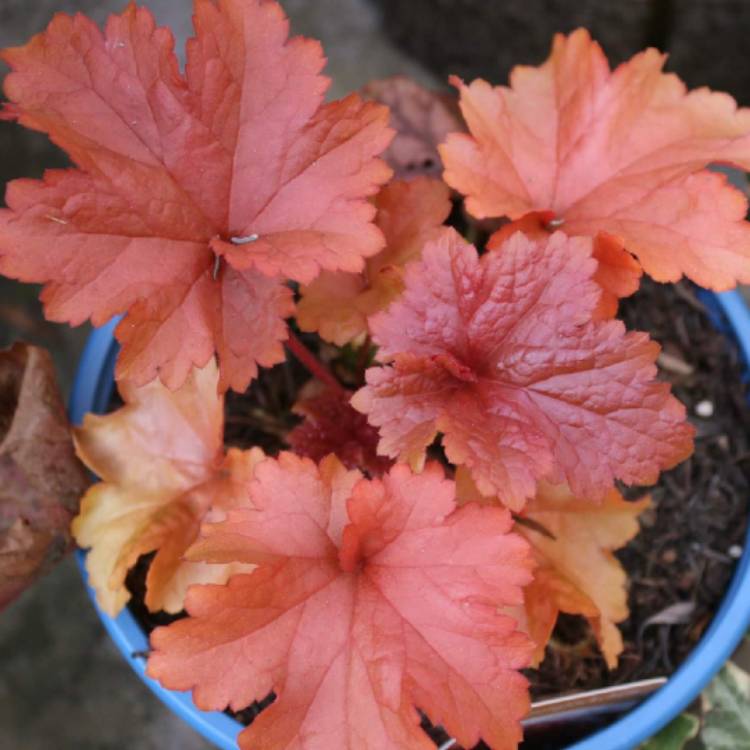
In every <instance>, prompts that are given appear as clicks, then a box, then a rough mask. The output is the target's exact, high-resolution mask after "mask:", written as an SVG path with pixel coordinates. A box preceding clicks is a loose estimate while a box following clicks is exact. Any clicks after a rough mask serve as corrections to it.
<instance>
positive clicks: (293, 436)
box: [286, 381, 393, 477]
mask: <svg viewBox="0 0 750 750" xmlns="http://www.w3.org/2000/svg"><path fill="white" fill-rule="evenodd" d="M350 396H351V393H349V392H345V393H344V394H341V393H338V392H336V391H334V390H332V389H331V388H327V387H326V386H324V385H322V384H321V383H319V382H318V381H310V383H309V384H308V385H307V386H305V388H304V389H303V390H302V393H301V394H300V399H299V400H298V401H297V403H296V404H295V405H294V408H293V411H294V413H295V414H299V415H300V416H301V417H304V421H303V422H302V423H301V424H299V425H297V427H295V428H294V429H293V430H291V432H289V434H288V435H287V436H286V442H287V443H288V445H289V447H290V448H292V450H293V451H294V452H295V453H296V454H297V455H299V456H307V457H308V458H311V459H313V461H321V460H323V459H324V458H325V457H326V456H327V455H328V454H329V453H335V454H336V456H337V457H338V459H339V460H340V461H341V462H342V463H343V464H344V466H346V467H347V469H363V470H365V471H367V472H368V473H369V474H370V475H371V476H376V477H377V476H380V475H381V474H384V473H385V472H386V471H388V469H389V468H390V467H391V465H392V463H393V461H391V460H390V459H389V458H387V457H386V456H379V455H378V453H377V446H378V439H379V436H378V431H377V430H376V429H375V428H374V427H373V426H372V425H371V424H370V423H369V422H368V421H367V417H365V416H364V415H363V414H360V413H359V412H358V411H355V410H354V409H353V408H352V406H351V404H350V403H349V397H350Z"/></svg>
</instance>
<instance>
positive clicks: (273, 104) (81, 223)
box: [0, 0, 391, 391]
mask: <svg viewBox="0 0 750 750" xmlns="http://www.w3.org/2000/svg"><path fill="white" fill-rule="evenodd" d="M194 23H195V31H196V35H195V37H194V38H193V39H191V40H190V41H189V43H188V47H187V65H186V68H185V74H184V76H183V75H182V74H181V72H180V69H179V64H178V61H177V58H176V56H175V53H174V39H173V37H172V34H171V32H169V31H168V30H166V29H161V28H156V26H155V22H154V19H153V16H152V15H151V13H150V12H149V11H148V10H146V9H143V8H138V7H137V6H136V5H135V4H131V5H130V6H129V7H128V8H127V9H126V10H125V11H124V12H123V13H122V14H121V15H119V16H116V15H115V16H111V17H110V19H109V22H108V23H107V27H106V31H105V33H104V34H102V33H101V32H100V31H99V29H98V28H97V27H96V26H95V25H94V24H93V23H92V22H91V21H89V20H88V19H87V18H85V17H84V16H82V15H80V14H79V15H76V16H75V17H70V16H66V15H63V14H59V15H57V16H56V17H55V18H54V20H53V21H52V23H51V24H50V26H49V28H48V29H47V31H45V32H44V33H42V34H40V35H38V36H36V37H34V38H33V39H32V40H31V41H30V42H29V44H27V45H26V46H25V47H19V48H15V49H8V50H5V51H4V52H3V53H2V59H3V60H4V61H5V62H7V63H8V64H9V65H10V66H11V68H12V71H13V72H12V73H11V74H10V75H9V76H8V77H7V78H6V81H5V92H6V95H7V96H8V98H9V99H10V102H11V104H10V105H9V106H8V107H7V108H6V110H5V114H6V116H12V117H15V118H16V119H17V120H18V121H19V122H20V123H21V124H22V125H25V126H26V127H29V128H32V129H34V130H40V131H42V132H45V133H47V134H48V135H49V136H50V138H51V139H52V140H53V141H54V142H55V143H56V144H57V145H59V146H60V147H62V148H63V149H65V150H66V151H67V152H68V154H69V155H70V156H71V158H72V159H73V161H74V162H75V164H76V167H77V168H76V169H71V170H65V171H59V170H58V171H52V172H48V173H47V174H46V175H45V177H44V179H43V180H41V181H37V180H19V181H16V182H14V183H11V184H10V186H9V188H8V193H7V197H6V201H7V204H8V206H9V209H8V210H3V211H2V212H0V271H1V272H2V273H4V274H6V275H9V276H12V277H14V278H18V279H21V280H24V281H34V282H41V283H44V284H45V285H46V286H45V288H44V290H43V293H42V299H43V301H44V304H45V310H46V315H47V316H48V317H49V318H50V319H51V320H56V321H67V322H69V323H72V324H74V325H77V324H79V323H82V322H83V321H84V320H86V319H91V320H92V321H93V322H94V324H97V325H99V324H102V323H104V322H105V321H107V320H108V319H109V318H110V317H111V316H113V315H115V314H118V313H126V316H125V318H124V320H123V321H122V323H121V324H120V325H119V326H118V328H117V334H116V335H117V338H118V340H119V341H120V343H121V344H122V353H121V355H120V358H119V360H118V365H117V377H118V378H119V379H128V380H132V381H133V382H134V383H136V384H137V385H143V384H144V383H146V382H148V381H150V380H152V379H153V378H154V377H156V376H157V375H158V376H159V377H160V378H161V380H162V381H163V382H164V383H165V384H166V385H167V386H168V387H169V388H171V389H174V388H177V387H178V386H179V385H180V384H181V383H183V382H184V380H185V378H186V376H187V374H188V372H189V371H190V369H191V367H192V366H193V365H196V366H199V367H200V366H203V365H205V364H206V363H207V362H208V360H209V359H210V358H211V357H212V356H213V354H214V353H217V354H218V357H219V361H220V364H221V379H220V387H221V388H222V389H226V388H228V387H231V388H233V389H235V390H238V391H242V390H244V389H245V387H246V386H247V384H248V383H249V381H250V380H252V378H254V377H255V375H256V374H257V368H258V366H259V365H261V366H270V365H273V364H275V363H277V362H279V361H282V360H283V358H284V353H283V347H282V344H281V342H282V341H283V340H284V339H285V338H286V336H287V330H286V324H285V322H284V318H285V317H288V316H290V315H291V314H292V312H293V309H294V306H293V300H292V294H291V291H290V290H289V289H288V288H287V287H286V286H284V283H283V282H284V279H285V278H291V279H294V280H296V281H299V282H303V283H308V282H310V281H312V279H313V278H315V276H316V275H317V274H318V273H319V272H320V271H321V270H322V269H328V270H343V271H348V272H358V271H360V270H361V269H362V268H363V264H364V263H363V259H364V258H366V257H369V256H372V255H374V254H375V253H377V252H378V251H379V250H380V249H381V248H382V246H383V238H382V234H381V232H380V230H378V229H377V228H376V227H375V226H374V225H373V224H372V223H371V222H372V218H373V216H374V213H375V209H374V207H373V206H372V205H371V204H370V202H369V201H368V200H367V198H368V197H369V196H371V195H373V194H375V193H376V192H377V189H378V187H379V186H380V185H381V184H383V183H384V182H386V181H387V180H388V178H389V176H390V174H391V172H390V169H389V168H388V167H387V166H386V165H385V163H384V162H382V161H381V160H379V159H377V158H376V157H377V155H378V154H379V153H380V152H382V151H383V150H384V149H385V148H386V146H387V145H388V142H389V140H390V137H391V131H390V130H389V129H388V127H387V120H388V111H387V109H386V108H385V107H383V106H381V105H378V104H375V103H372V102H363V101H362V100H360V99H359V98H358V97H357V96H350V97H347V98H346V99H343V100H341V101H336V102H332V103H329V104H323V95H324V93H325V90H326V88H327V87H328V79H326V78H324V77H323V76H321V75H320V70H321V69H322V67H323V64H324V57H323V54H322V51H321V48H320V45H319V44H318V43H317V42H314V41H311V40H307V39H302V38H299V37H297V38H293V39H288V38H287V36H288V22H287V20H286V18H285V16H284V14H283V12H282V10H281V8H280V6H279V5H278V3H276V2H273V1H271V0H221V1H220V2H216V1H215V0H195V15H194ZM258 144H263V147H262V148H258Z"/></svg>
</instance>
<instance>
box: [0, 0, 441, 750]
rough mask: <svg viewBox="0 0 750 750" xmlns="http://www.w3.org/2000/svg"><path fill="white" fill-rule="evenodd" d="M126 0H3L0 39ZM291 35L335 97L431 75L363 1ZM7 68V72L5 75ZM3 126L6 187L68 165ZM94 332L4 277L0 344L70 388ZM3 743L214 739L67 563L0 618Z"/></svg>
mask: <svg viewBox="0 0 750 750" xmlns="http://www.w3.org/2000/svg"><path fill="white" fill-rule="evenodd" d="M149 4H150V6H151V7H152V8H153V9H154V10H155V12H156V13H157V16H158V17H159V20H160V21H162V22H164V23H169V25H171V26H172V28H173V29H175V32H176V34H177V37H178V44H181V43H182V41H183V40H184V38H185V37H186V36H187V34H188V33H189V31H190V22H189V8H190V5H191V2H190V0H151V1H150V3H149ZM124 5H125V0H122V1H119V0H0V46H2V47H5V46H10V45H14V44H20V43H22V42H24V41H25V40H26V39H27V38H28V37H29V36H30V35H31V34H33V33H35V32H37V31H40V30H41V29H43V28H44V26H45V25H46V23H47V22H48V20H49V18H50V17H51V15H52V13H53V12H54V11H55V10H65V11H69V12H70V11H76V10H82V11H85V12H87V13H89V14H90V15H92V16H93V17H95V18H96V19H97V20H102V19H103V18H105V17H106V15H107V14H108V13H109V12H110V11H112V10H117V9H119V8H121V7H123V6H124ZM284 5H285V7H286V9H287V11H288V13H289V15H290V16H291V18H292V26H293V30H294V31H295V32H297V33H302V34H306V35H310V36H314V37H317V38H320V39H322V41H323V43H324V46H325V48H326V51H327V53H328V55H329V61H330V63H329V73H330V74H331V75H332V76H333V78H334V86H333V89H332V93H333V94H334V95H336V96H338V95H341V94H344V93H347V92H348V91H351V90H353V89H355V88H358V87H359V86H361V85H362V84H363V83H365V82H366V81H368V80H370V79H372V78H378V77H383V76H387V75H392V74H395V73H407V74H409V75H412V76H413V77H416V78H418V79H420V80H422V81H423V82H429V81H430V80H431V77H430V76H429V75H428V74H427V73H425V72H424V71H423V70H421V69H420V68H419V66H418V65H417V64H415V63H414V62H413V61H411V60H409V59H408V58H406V57H405V56H404V55H403V54H401V53H400V52H398V51H397V50H395V49H394V48H393V46H392V45H391V44H390V43H389V42H388V41H386V40H385V38H384V37H383V35H382V34H381V33H380V25H379V19H378V17H377V14H376V13H375V12H374V11H373V10H372V9H371V7H370V6H369V5H368V4H367V0H285V2H284ZM3 73H4V71H3V70H2V69H1V68H0V78H1V77H2V75H3ZM21 133H22V131H21V130H20V129H19V128H17V127H16V126H14V125H10V124H8V123H0V194H1V192H2V186H3V183H4V182H6V181H7V180H9V179H12V178H15V177H20V176H33V175H38V174H39V173H40V172H41V169H42V168H43V167H44V166H53V165H58V164H60V163H61V161H60V158H59V156H58V155H56V154H55V152H54V149H52V148H51V147H49V145H48V144H47V143H46V140H45V139H44V138H42V137H39V136H33V135H28V134H23V135H22V134H21ZM86 335H87V329H86V328H85V327H84V328H80V329H77V330H71V329H69V328H67V327H64V326H53V325H50V324H47V323H45V322H44V321H43V320H42V317H41V313H40V309H39V305H38V302H37V300H36V291H35V290H34V289H33V288H30V287H22V286H20V285H18V284H14V283H13V282H9V281H7V280H3V279H0V346H4V345H6V344H7V343H9V342H10V341H11V340H13V339H15V338H24V339H26V340H31V341H34V342H36V343H39V344H42V345H44V346H47V347H48V348H50V349H52V350H53V352H54V354H55V357H56V361H57V366H58V370H59V373H60V378H61V382H62V383H63V386H64V387H65V388H66V390H67V389H68V388H69V386H70V384H71V382H72V378H73V375H74V372H75V366H76V363H77V360H78V357H79V355H80V351H81V348H82V346H83V343H84V341H85V337H86ZM0 748H1V749H2V750H125V749H127V750H203V749H207V748H209V745H208V744H207V743H206V742H205V741H203V740H202V739H201V738H200V737H199V736H198V735H196V734H195V733H194V732H193V731H192V730H191V729H189V728H188V727H187V726H186V725H185V724H184V723H183V722H182V721H180V720H178V719H176V718H175V717H174V716H173V715H172V714H171V713H170V712H169V711H167V710H166V709H165V708H164V707H163V706H162V704H161V703H160V702H159V701H158V700H156V699H155V698H154V697H153V696H152V695H151V693H150V692H149V691H148V690H147V689H146V688H145V687H144V685H143V684H142V683H141V682H140V680H139V679H138V678H137V677H136V676H135V675H134V674H133V673H132V672H131V670H130V669H129V668H128V667H127V666H126V665H125V663H124V662H123V661H122V659H121V658H120V656H119V654H118V652H117V651H116V650H115V648H114V646H113V645H112V644H111V642H110V641H109V639H108V637H107V636H106V634H105V632H104V630H103V628H102V627H101V625H100V624H99V621H98V619H97V617H96V615H95V613H94V610H93V608H92V606H91V605H90V603H89V600H88V598H87V595H86V593H85V592H84V590H83V587H82V585H81V581H80V577H79V575H78V572H77V569H76V566H75V563H74V561H73V560H72V559H69V560H68V561H67V562H65V563H64V564H63V565H61V566H60V567H59V568H58V569H57V570H56V571H55V572H53V573H52V574H51V575H49V576H48V577H47V578H46V579H45V580H43V581H42V582H40V583H39V584H38V585H37V586H36V587H35V588H34V589H32V590H31V591H29V592H27V593H26V594H25V595H24V596H23V597H22V598H21V599H20V600H19V601H17V602H16V603H15V604H14V605H12V606H11V607H10V608H9V609H8V610H7V611H6V612H5V613H3V615H2V617H0Z"/></svg>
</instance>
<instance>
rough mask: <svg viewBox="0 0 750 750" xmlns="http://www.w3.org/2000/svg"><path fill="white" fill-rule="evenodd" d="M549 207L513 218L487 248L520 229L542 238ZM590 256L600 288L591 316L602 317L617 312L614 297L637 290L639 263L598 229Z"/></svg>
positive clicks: (550, 216)
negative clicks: (596, 265)
mask: <svg viewBox="0 0 750 750" xmlns="http://www.w3.org/2000/svg"><path fill="white" fill-rule="evenodd" d="M553 219H554V214H553V213H552V212H551V211H532V212H531V213H528V214H526V215H525V216H523V217H522V218H520V219H517V220H516V221H512V222H510V223H508V224H506V225H505V226H504V227H502V228H501V229H499V230H498V231H497V232H495V233H494V234H493V235H492V237H490V239H489V240H488V242H487V248H488V249H489V250H496V249H497V248H499V247H501V246H502V245H503V244H504V242H505V240H507V239H508V238H509V237H511V236H512V235H513V234H514V233H515V232H518V231H521V232H523V233H524V234H525V235H526V236H527V237H531V238H532V239H537V240H544V239H545V238H546V237H548V236H549V235H550V234H551V233H552V231H553V229H552V227H551V226H550V221H552V220H553ZM593 256H594V258H596V260H597V262H598V264H599V266H598V268H597V270H596V273H595V274H594V280H595V281H597V282H598V283H599V286H601V288H602V296H601V299H600V300H599V306H598V307H597V310H596V312H595V313H594V317H595V318H597V319H602V320H605V319H606V318H613V317H614V316H615V315H616V314H617V301H618V300H619V299H620V298H621V297H629V296H630V295H631V294H634V293H635V292H637V291H638V287H639V286H640V282H641V275H642V271H641V265H640V263H638V261H637V260H636V259H635V258H634V257H633V256H632V255H631V254H630V253H629V252H627V251H626V250H625V248H624V247H623V246H622V244H621V243H620V242H619V241H618V240H617V239H616V238H614V237H611V236H610V235H608V234H605V233H603V232H600V233H599V234H597V235H596V237H595V238H594V251H593Z"/></svg>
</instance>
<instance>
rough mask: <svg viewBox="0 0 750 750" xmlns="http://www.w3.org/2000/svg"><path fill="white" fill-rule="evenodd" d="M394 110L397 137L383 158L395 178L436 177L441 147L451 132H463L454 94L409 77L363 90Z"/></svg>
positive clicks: (402, 77) (394, 78) (372, 83)
mask: <svg viewBox="0 0 750 750" xmlns="http://www.w3.org/2000/svg"><path fill="white" fill-rule="evenodd" d="M362 95H363V96H364V97H365V98H367V99H374V100H375V101H378V102H381V103H382V104H385V105H386V106H388V107H389V109H390V110H391V127H392V128H393V129H394V130H395V131H396V137H395V138H394V139H393V142H392V143H391V145H390V146H389V147H388V149H387V150H386V152H385V153H384V154H383V157H384V158H385V160H386V161H387V162H388V164H389V165H390V166H391V167H393V170H394V172H395V173H396V176H397V177H399V178H401V179H411V178H413V177H416V176H417V175H432V176H434V177H437V176H439V175H440V173H441V172H442V168H443V164H442V161H441V160H440V154H439V153H438V145H439V144H440V143H442V142H443V141H444V140H445V138H446V136H447V135H448V133H455V132H461V131H464V130H466V127H465V126H464V124H463V123H462V122H461V117H460V115H459V112H458V101H457V100H456V97H455V96H452V95H451V94H445V93H439V92H437V91H430V89H427V88H425V87H424V86H421V85H420V84H418V83H417V82H416V81H413V80H412V79H411V78H407V77H406V76H393V77H391V78H384V79H382V80H380V81H371V82H370V83H368V84H367V86H365V87H364V89H363V90H362Z"/></svg>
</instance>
